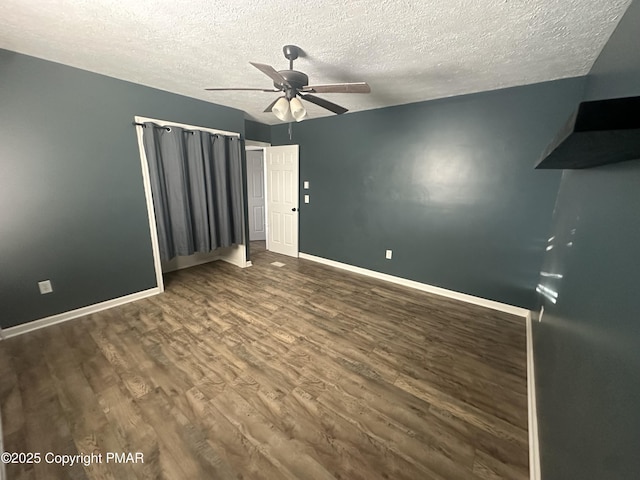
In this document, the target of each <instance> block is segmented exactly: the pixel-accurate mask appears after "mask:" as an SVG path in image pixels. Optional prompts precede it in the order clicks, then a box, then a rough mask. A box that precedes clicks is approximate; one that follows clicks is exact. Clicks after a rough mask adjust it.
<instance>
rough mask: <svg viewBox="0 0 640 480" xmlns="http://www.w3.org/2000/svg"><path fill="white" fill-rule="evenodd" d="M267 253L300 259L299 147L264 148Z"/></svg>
mask: <svg viewBox="0 0 640 480" xmlns="http://www.w3.org/2000/svg"><path fill="white" fill-rule="evenodd" d="M265 154H266V158H267V162H266V164H267V172H266V173H267V175H266V177H267V212H268V217H269V219H268V225H267V234H268V235H267V250H271V251H272V252H276V253H282V254H283V255H289V256H291V257H297V256H298V175H299V174H298V145H285V146H281V147H267V148H265Z"/></svg>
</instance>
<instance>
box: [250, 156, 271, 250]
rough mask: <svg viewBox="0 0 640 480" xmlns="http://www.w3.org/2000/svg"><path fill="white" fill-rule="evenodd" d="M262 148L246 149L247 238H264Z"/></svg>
mask: <svg viewBox="0 0 640 480" xmlns="http://www.w3.org/2000/svg"><path fill="white" fill-rule="evenodd" d="M263 155H264V154H263V152H262V150H247V184H248V185H247V190H248V196H249V202H248V203H249V240H266V239H267V236H266V229H265V224H264V157H263Z"/></svg>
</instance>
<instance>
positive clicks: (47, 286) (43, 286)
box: [38, 280, 53, 295]
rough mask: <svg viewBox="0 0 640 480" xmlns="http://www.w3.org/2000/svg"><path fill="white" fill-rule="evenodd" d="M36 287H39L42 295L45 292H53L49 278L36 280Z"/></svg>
mask: <svg viewBox="0 0 640 480" xmlns="http://www.w3.org/2000/svg"><path fill="white" fill-rule="evenodd" d="M38 288H39V289H40V294H41V295H44V294H45V293H51V292H53V287H52V286H51V280H43V281H42V282H38Z"/></svg>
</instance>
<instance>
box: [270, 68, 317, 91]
mask: <svg viewBox="0 0 640 480" xmlns="http://www.w3.org/2000/svg"><path fill="white" fill-rule="evenodd" d="M278 73H279V74H280V75H282V77H283V78H284V79H285V80H286V81H287V82H288V83H289V85H291V87H292V88H293V89H294V90H300V89H302V88H303V87H306V86H307V85H309V77H308V76H307V75H306V74H304V73H302V72H298V71H297V70H280V71H279V72H278ZM273 86H274V87H276V88H278V89H280V88H282V85H278V84H277V83H276V82H274V83H273Z"/></svg>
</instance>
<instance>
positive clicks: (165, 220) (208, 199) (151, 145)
mask: <svg viewBox="0 0 640 480" xmlns="http://www.w3.org/2000/svg"><path fill="white" fill-rule="evenodd" d="M143 139H144V148H145V152H146V155H147V161H148V163H149V172H150V177H151V191H152V194H153V206H154V209H155V214H156V225H157V229H158V241H159V244H160V257H161V258H162V259H163V260H169V259H171V258H173V257H175V256H176V255H192V254H193V253H195V252H210V251H212V250H215V249H216V248H219V247H228V246H230V245H233V244H239V243H242V240H243V238H242V225H243V216H242V212H243V208H242V170H241V161H242V148H244V146H243V145H242V140H241V139H240V138H238V137H227V136H224V135H216V134H211V133H208V132H203V131H199V130H195V131H191V130H184V129H182V128H179V127H170V128H167V127H160V126H158V125H155V124H153V123H150V122H147V123H145V124H144V134H143Z"/></svg>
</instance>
